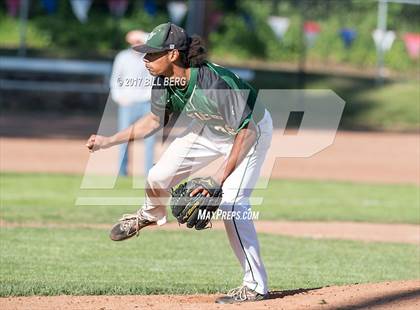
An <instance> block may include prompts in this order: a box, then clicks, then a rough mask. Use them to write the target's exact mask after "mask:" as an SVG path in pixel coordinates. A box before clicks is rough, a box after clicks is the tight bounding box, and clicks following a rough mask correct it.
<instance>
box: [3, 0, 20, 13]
mask: <svg viewBox="0 0 420 310" xmlns="http://www.w3.org/2000/svg"><path fill="white" fill-rule="evenodd" d="M6 6H7V15H9V16H13V17H16V16H17V15H18V14H19V8H20V0H7V1H6Z"/></svg>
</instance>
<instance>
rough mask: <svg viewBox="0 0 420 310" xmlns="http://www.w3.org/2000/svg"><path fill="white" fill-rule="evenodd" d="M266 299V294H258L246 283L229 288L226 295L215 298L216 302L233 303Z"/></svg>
mask: <svg viewBox="0 0 420 310" xmlns="http://www.w3.org/2000/svg"><path fill="white" fill-rule="evenodd" d="M264 299H268V293H267V294H264V295H263V294H259V293H257V292H256V291H254V290H251V289H250V288H248V287H247V286H246V285H244V286H240V287H237V288H234V289H232V290H230V291H229V292H228V293H227V295H226V296H222V297H219V298H217V299H216V303H217V304H234V303H240V302H247V301H260V300H264Z"/></svg>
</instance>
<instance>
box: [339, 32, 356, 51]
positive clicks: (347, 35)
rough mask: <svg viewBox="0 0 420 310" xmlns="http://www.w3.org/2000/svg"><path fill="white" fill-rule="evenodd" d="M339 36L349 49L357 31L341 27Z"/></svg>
mask: <svg viewBox="0 0 420 310" xmlns="http://www.w3.org/2000/svg"><path fill="white" fill-rule="evenodd" d="M340 37H341V39H342V40H343V43H344V46H345V47H346V48H347V49H349V48H350V47H351V45H352V44H353V41H354V40H355V39H356V37H357V32H356V30H354V29H350V28H343V29H341V30H340Z"/></svg>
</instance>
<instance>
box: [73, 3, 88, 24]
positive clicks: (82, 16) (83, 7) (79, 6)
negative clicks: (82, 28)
mask: <svg viewBox="0 0 420 310" xmlns="http://www.w3.org/2000/svg"><path fill="white" fill-rule="evenodd" d="M70 3H71V8H72V9H73V13H74V15H75V16H76V17H77V19H78V20H79V22H81V23H86V22H87V20H88V12H89V9H90V6H91V4H92V0H70Z"/></svg>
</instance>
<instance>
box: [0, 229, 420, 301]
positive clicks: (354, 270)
mask: <svg viewBox="0 0 420 310" xmlns="http://www.w3.org/2000/svg"><path fill="white" fill-rule="evenodd" d="M0 236H1V240H2V242H1V244H0V257H1V267H0V283H1V284H0V295H1V296H11V295H34V294H35V295H57V294H72V295H78V294H163V293H188V294H191V293H215V292H222V291H225V290H226V289H228V288H231V287H234V286H237V285H239V284H240V282H241V271H240V268H239V265H238V264H237V262H236V259H235V258H234V256H233V253H232V252H231V250H230V247H229V245H228V242H227V238H226V236H225V234H224V233H223V232H217V231H212V230H208V231H202V232H193V231H188V232H182V231H179V232H173V231H171V232H169V231H147V230H144V231H142V233H141V235H140V237H139V238H140V239H136V238H134V240H129V241H126V242H122V243H113V242H111V241H110V240H109V239H108V237H107V232H106V231H102V230H99V229H44V228H42V229H41V228H39V229H34V228H3V229H1V231H0ZM260 242H261V246H262V256H263V258H264V260H265V264H266V267H267V271H268V274H269V277H270V280H269V281H270V287H271V289H291V288H299V287H302V288H314V287H320V286H325V285H334V284H348V283H361V282H376V281H385V280H399V279H413V278H418V277H419V276H420V275H419V268H418V266H419V265H418V263H419V252H418V247H416V246H414V245H399V244H379V243H376V244H375V243H362V242H353V241H334V240H328V241H327V240H322V241H321V240H311V239H299V238H286V237H279V236H272V235H260Z"/></svg>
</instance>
